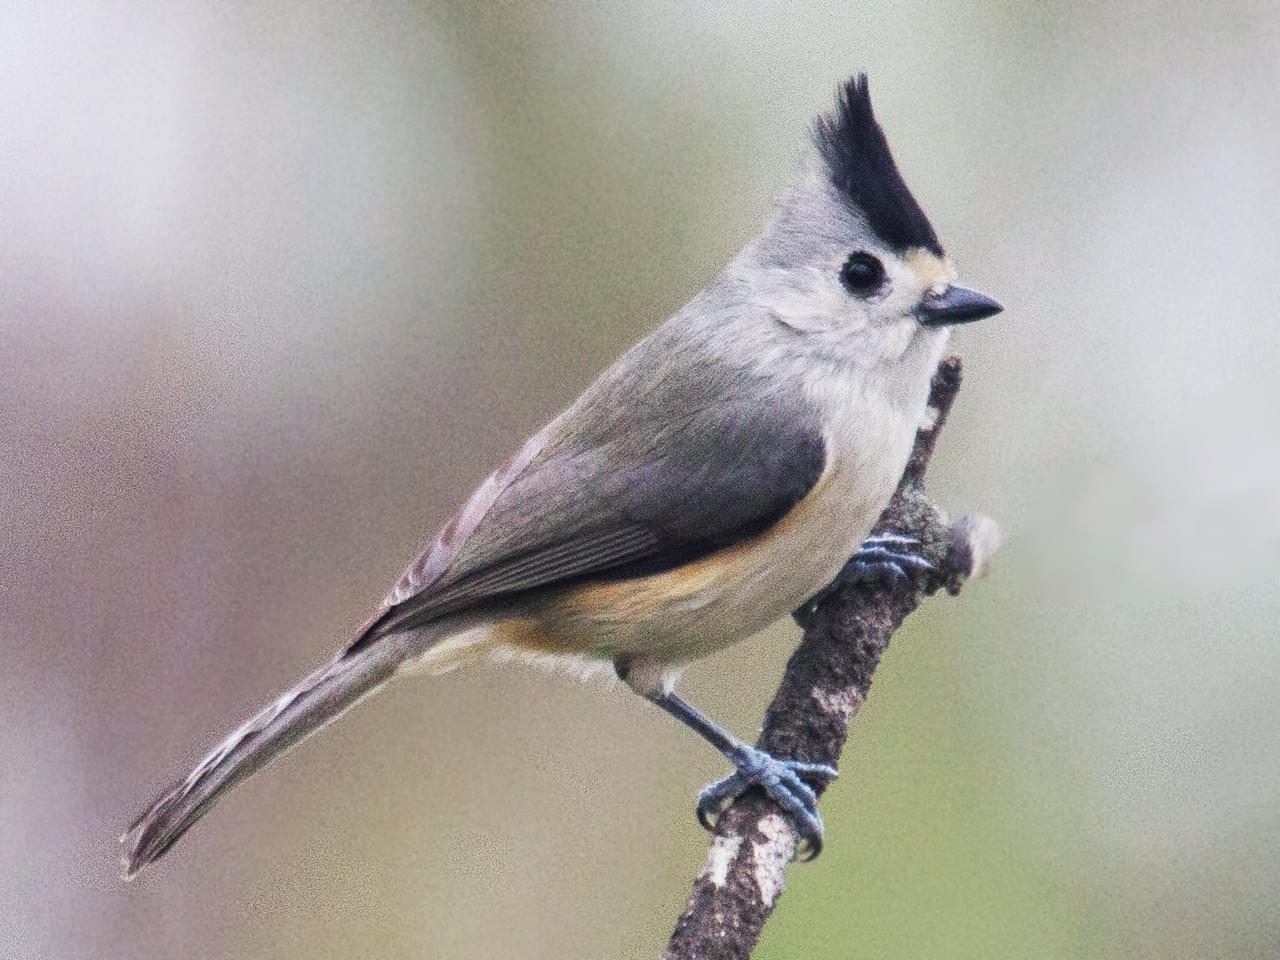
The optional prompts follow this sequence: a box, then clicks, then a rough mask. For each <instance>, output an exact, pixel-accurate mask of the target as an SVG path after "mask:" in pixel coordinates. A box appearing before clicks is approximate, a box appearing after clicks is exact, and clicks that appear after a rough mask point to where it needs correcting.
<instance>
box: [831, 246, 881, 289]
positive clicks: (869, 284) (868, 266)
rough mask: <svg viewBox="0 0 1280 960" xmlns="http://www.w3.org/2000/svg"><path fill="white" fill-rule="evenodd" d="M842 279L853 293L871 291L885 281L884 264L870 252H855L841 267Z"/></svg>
mask: <svg viewBox="0 0 1280 960" xmlns="http://www.w3.org/2000/svg"><path fill="white" fill-rule="evenodd" d="M840 279H841V280H843V281H844V285H845V286H846V287H848V288H849V290H850V291H851V292H852V293H871V292H872V291H873V290H875V289H876V288H877V287H879V286H880V284H882V283H883V282H884V266H883V264H881V263H880V261H879V260H877V259H876V258H875V257H873V256H872V255H871V254H869V253H863V252H861V251H859V252H858V253H853V254H850V255H849V259H848V260H846V261H845V262H844V266H843V267H841V268H840Z"/></svg>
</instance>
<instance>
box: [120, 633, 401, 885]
mask: <svg viewBox="0 0 1280 960" xmlns="http://www.w3.org/2000/svg"><path fill="white" fill-rule="evenodd" d="M396 639H398V638H393V637H386V638H383V639H382V641H381V642H379V643H377V644H375V645H373V646H371V647H367V648H365V649H364V650H362V651H360V653H358V654H356V655H354V656H342V657H339V658H338V659H336V660H334V661H333V662H332V663H330V664H329V665H328V666H325V667H323V668H321V669H320V670H317V671H316V672H315V673H313V674H311V675H310V676H309V677H307V678H306V679H305V680H303V681H302V682H301V683H300V684H298V686H296V687H294V688H293V689H292V690H290V691H289V692H287V693H285V694H284V695H282V696H280V697H279V698H277V699H276V700H275V701H274V702H273V703H272V704H270V705H269V706H268V707H266V708H265V709H264V710H262V711H260V712H259V713H257V714H256V715H255V716H253V717H251V718H250V719H249V720H248V721H246V722H245V723H244V724H242V725H241V726H240V727H239V728H238V729H237V730H235V732H233V733H232V734H231V735H230V736H229V737H227V738H226V739H225V740H223V741H222V743H221V744H219V745H218V747H217V748H215V749H214V750H213V752H212V753H210V754H209V755H208V756H207V757H205V758H204V759H203V760H202V761H200V763H199V764H198V765H197V766H196V768H195V769H194V770H192V771H191V773H189V774H188V775H187V776H186V777H185V778H184V779H183V780H181V781H179V782H178V783H176V784H175V785H174V786H173V787H172V788H170V789H169V790H167V791H166V792H165V793H164V794H162V795H161V796H160V797H159V799H157V800H156V801H155V802H154V803H152V804H151V806H150V807H149V808H148V809H147V810H146V811H145V812H144V813H143V814H142V815H141V816H140V817H138V819H136V820H135V821H134V822H133V823H132V824H130V826H129V829H128V830H126V831H125V833H124V835H123V836H121V837H120V842H121V843H122V844H124V846H125V852H124V856H123V857H122V862H123V865H124V878H125V879H126V880H128V879H130V878H131V877H133V875H134V874H136V873H137V872H138V871H139V870H141V869H142V868H143V867H145V866H146V865H147V864H149V863H151V862H152V861H154V860H157V859H159V858H160V857H161V856H163V855H164V853H165V851H167V850H168V849H169V848H170V847H171V846H173V844H174V843H175V842H176V841H177V840H178V838H180V837H181V836H182V835H183V834H184V833H186V832H187V830H189V829H190V828H191V826H192V825H193V824H194V823H195V822H196V821H197V820H199V819H200V818H201V817H202V816H204V814H205V813H207V812H208V811H209V809H210V808H211V807H212V806H213V805H214V803H216V802H217V801H218V799H219V798H220V797H221V796H222V795H223V794H224V793H226V792H227V791H228V790H230V789H231V788H232V787H234V786H235V785H236V784H237V783H239V782H240V781H241V780H243V779H245V778H246V777H248V776H249V775H250V774H252V773H254V772H256V771H257V770H260V769H261V768H262V767H264V766H265V765H266V764H268V763H270V762H271V761H272V760H273V759H275V758H276V757H278V756H279V755H280V754H282V753H283V752H284V751H285V750H287V749H289V748H290V747H292V746H293V745H294V744H296V743H298V742H299V741H301V740H302V739H304V738H305V737H307V736H309V735H311V734H312V733H314V732H315V731H317V730H319V729H320V728H321V727H323V726H324V725H325V724H327V723H329V722H330V721H332V720H335V719H337V717H338V716H339V715H341V714H342V713H343V712H344V711H346V710H349V709H350V708H351V707H353V706H355V704H356V703H357V702H359V701H360V700H362V699H364V698H365V697H367V696H369V695H370V694H371V693H373V692H374V691H376V690H377V689H378V688H379V687H381V686H382V685H383V684H384V683H386V682H387V681H388V680H389V679H391V677H392V675H393V674H394V673H395V672H396V668H397V666H399V664H400V663H401V662H402V661H403V659H404V656H405V650H404V649H403V645H402V644H400V643H397V642H395V641H396Z"/></svg>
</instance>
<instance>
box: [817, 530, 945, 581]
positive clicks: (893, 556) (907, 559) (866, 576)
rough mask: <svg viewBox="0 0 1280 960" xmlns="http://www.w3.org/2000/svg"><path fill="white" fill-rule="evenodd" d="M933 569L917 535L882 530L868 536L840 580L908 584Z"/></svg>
mask: <svg viewBox="0 0 1280 960" xmlns="http://www.w3.org/2000/svg"><path fill="white" fill-rule="evenodd" d="M933 570H934V566H933V564H932V563H930V562H929V561H928V560H926V559H925V558H924V557H922V556H921V555H920V541H919V540H917V539H916V538H915V537H904V536H901V535H899V534H896V533H881V534H877V535H875V536H873V537H867V539H866V541H865V542H864V543H863V544H862V546H861V547H859V548H858V552H857V553H855V554H854V555H853V556H852V557H850V558H849V562H848V563H846V564H845V565H844V569H843V570H841V571H840V579H841V580H844V581H851V582H855V583H856V582H858V581H868V580H890V581H892V582H894V583H905V582H910V581H915V580H917V579H918V578H919V577H921V576H923V575H924V574H926V573H930V572H932V571H933Z"/></svg>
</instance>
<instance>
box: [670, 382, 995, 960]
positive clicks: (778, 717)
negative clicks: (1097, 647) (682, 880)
mask: <svg viewBox="0 0 1280 960" xmlns="http://www.w3.org/2000/svg"><path fill="white" fill-rule="evenodd" d="M960 375H961V370H960V360H959V358H956V357H949V358H948V359H946V360H944V361H943V362H942V363H941V364H940V365H939V367H938V370H937V372H936V373H935V374H934V378H933V383H932V387H931V390H930V394H929V405H928V412H927V414H926V417H925V422H924V425H923V426H922V427H921V429H920V430H919V431H918V433H917V434H916V441H915V446H914V448H913V449H912V453H911V459H910V460H909V461H908V463H907V467H906V470H905V471H904V473H903V476H902V480H901V482H900V483H899V485H898V489H897V492H896V493H895V494H894V496H893V499H892V500H891V501H890V503H889V506H888V507H887V508H886V509H885V511H884V513H883V514H882V515H881V517H880V520H879V521H878V522H877V524H876V527H875V530H874V531H873V532H872V535H871V536H870V537H869V538H868V539H867V542H866V543H865V544H864V545H863V546H862V548H861V549H859V550H858V552H857V554H855V555H854V557H852V558H851V559H850V562H849V564H847V565H846V566H845V568H844V570H843V571H842V572H841V574H840V576H839V577H837V579H836V581H835V582H834V583H832V584H831V585H830V586H829V587H827V588H826V589H825V590H823V591H822V592H821V593H819V594H818V596H816V597H814V598H813V599H812V600H810V601H809V602H807V603H806V604H804V606H802V607H801V608H800V609H799V610H797V611H796V612H795V619H796V621H797V622H798V623H799V624H800V625H801V626H802V627H803V628H804V638H803V639H802V641H801V643H800V646H799V647H798V648H797V649H796V651H795V653H794V654H792V656H791V659H790V661H789V662H788V664H787V668H786V671H785V672H784V674H783V678H782V683H781V685H780V686H779V688H778V692H777V694H776V695H775V696H774V699H773V702H772V703H771V704H770V706H769V709H768V712H767V713H766V714H765V721H764V726H763V729H762V731H761V734H760V738H759V740H758V741H757V743H756V745H755V747H754V748H747V749H748V750H752V751H753V752H754V753H756V754H758V757H757V756H747V755H745V754H744V755H743V757H742V758H741V760H742V762H739V758H735V757H734V756H733V755H732V754H730V753H729V752H728V750H722V752H724V753H725V754H726V756H729V757H730V760H731V761H733V762H734V765H735V767H736V771H735V773H733V774H731V775H730V776H729V777H727V778H726V779H725V780H723V781H720V783H718V784H714V785H712V786H711V787H709V788H707V790H706V791H704V793H703V797H702V798H700V800H699V804H698V813H699V817H700V818H702V819H705V820H706V821H707V822H710V821H711V819H712V817H713V815H715V814H719V815H718V816H715V840H714V841H713V843H712V847H711V850H710V851H709V853H708V857H707V863H706V866H705V867H704V868H703V870H702V872H701V873H700V874H699V876H698V878H697V879H696V880H695V881H694V885H693V891H692V893H691V894H690V896H689V900H688V901H687V903H686V905H685V910H684V912H683V913H682V914H681V916H680V919H679V921H678V922H677V924H676V928H675V932H674V933H673V935H672V938H671V942H670V944H669V945H668V948H667V951H666V952H665V953H664V954H663V957H664V958H665V960H682V958H694V957H698V958H705V957H716V958H733V957H742V958H746V957H748V956H749V955H750V952H751V949H752V947H754V945H755V943H756V940H757V939H758V937H759V935H760V930H761V928H762V927H763V926H764V922H765V920H767V919H768V917H769V914H770V913H771V912H772V910H773V905H774V902H775V899H776V894H777V891H779V890H780V889H781V887H782V881H783V877H784V873H785V870H786V867H787V863H788V862H789V861H790V859H792V858H793V857H794V855H795V854H796V852H797V851H798V850H799V849H801V847H802V845H808V847H809V851H810V853H811V854H812V853H813V852H814V850H815V846H814V843H813V837H814V836H815V835H816V836H818V837H820V836H821V820H820V819H818V818H817V808H816V801H817V798H818V797H819V796H821V794H822V792H823V790H824V789H825V788H826V786H827V784H828V783H829V782H830V780H831V779H832V776H833V775H834V772H835V767H836V765H837V763H838V761H839V759H840V753H841V751H842V750H843V748H844V744H845V739H846V737H847V735H848V727H849V723H850V722H851V721H852V719H853V717H854V716H855V715H856V714H857V712H858V710H859V708H860V707H861V706H862V704H863V702H864V701H865V700H866V697H867V694H868V691H869V689H870V685H871V678H872V675H873V674H874V673H875V669H876V667H877V665H878V664H879V662H880V658H881V656H883V654H884V651H885V650H886V648H887V647H888V644H889V639H890V637H891V636H892V635H893V633H894V631H895V630H897V628H898V627H899V626H900V625H901V624H902V621H903V620H904V619H905V618H906V617H907V616H908V615H909V614H910V613H911V612H912V611H914V610H915V609H916V607H917V606H919V605H920V603H921V601H922V600H923V599H924V597H926V596H929V595H931V594H933V593H936V592H937V591H939V590H946V591H947V592H948V593H950V594H955V593H958V592H959V590H960V587H961V585H962V584H963V583H964V582H965V580H967V579H968V578H970V577H972V576H978V575H981V574H982V573H984V572H985V571H986V567H987V563H988V561H989V560H990V558H991V555H992V554H993V553H994V552H995V550H996V548H997V547H998V546H999V540H1000V534H999V529H998V528H997V527H996V525H995V523H994V522H993V521H991V520H990V519H988V518H986V517H983V516H980V515H972V516H966V517H962V518H960V519H959V520H957V521H955V522H951V521H950V520H949V519H948V518H947V516H946V515H945V514H944V513H943V511H942V510H940V509H939V508H938V507H937V506H935V505H934V504H933V503H932V501H930V500H929V498H928V496H927V495H926V494H925V491H924V475H925V469H926V467H927V466H928V463H929V460H930V458H931V457H932V455H933V449H934V445H935V443H936V442H937V438H938V434H939V433H940V432H941V430H942V427H943V426H944V425H945V423H946V419H947V414H948V413H949V412H950V410H951V405H952V403H953V402H954V400H955V397H956V393H957V391H958V390H959V388H960ZM788 758H803V763H802V764H801V763H797V762H796V761H794V760H790V759H788ZM775 765H776V766H775ZM783 769H786V770H789V771H790V772H791V776H788V774H787V773H784V772H783ZM819 770H821V775H815V773H817V771H819ZM827 771H830V774H831V775H827ZM796 781H798V782H800V783H801V784H803V785H804V787H805V790H800V789H798V788H796V787H795V786H794V783H795V782H796ZM771 783H772V784H774V786H775V788H774V789H772V790H771V789H770V784H771ZM779 785H780V786H781V787H783V788H785V792H786V793H790V794H791V796H792V797H793V798H794V799H795V800H797V801H799V803H791V802H789V801H788V800H787V799H786V797H785V794H784V790H780V789H778V786H779ZM756 787H759V789H755V788H756ZM806 790H807V791H809V792H810V793H812V794H813V801H812V802H809V794H808V793H806V792H805V791H806ZM780 794H783V796H781V797H780ZM726 801H730V802H728V805H727V806H724V804H725V802H726ZM722 807H723V811H722ZM721 811H722V812H721ZM809 811H811V812H812V819H810V818H809V816H808V812H809ZM815 825H816V827H817V830H816V833H815V831H814V827H815ZM854 826H855V825H854V824H844V825H842V827H843V829H845V830H848V831H852V830H853V829H854ZM833 829H835V828H833ZM853 839H856V838H853ZM744 841H746V842H744Z"/></svg>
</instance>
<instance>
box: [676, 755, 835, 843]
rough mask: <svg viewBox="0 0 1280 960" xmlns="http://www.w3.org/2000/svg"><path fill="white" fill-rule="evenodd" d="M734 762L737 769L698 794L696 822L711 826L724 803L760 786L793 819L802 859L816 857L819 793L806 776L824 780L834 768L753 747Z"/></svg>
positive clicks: (819, 838) (831, 776) (819, 830)
mask: <svg viewBox="0 0 1280 960" xmlns="http://www.w3.org/2000/svg"><path fill="white" fill-rule="evenodd" d="M734 763H735V765H736V766H737V770H735V771H734V772H733V773H731V774H729V776H727V777H725V778H724V779H723V780H717V781H716V782H715V783H712V784H709V785H708V786H706V787H704V788H703V790H702V792H701V793H699V794H698V806H697V814H698V822H699V823H701V824H702V826H703V827H704V828H705V829H707V830H714V829H715V824H716V820H718V819H719V817H720V814H721V813H723V812H724V809H725V807H727V806H728V805H729V804H730V803H732V802H733V801H734V800H735V799H737V797H738V796H739V795H741V794H742V793H744V792H745V791H746V790H748V789H750V788H751V787H753V786H759V787H760V788H761V789H762V790H764V792H765V793H766V794H768V795H769V797H770V798H771V799H772V800H773V801H774V802H775V803H776V804H778V806H780V807H782V809H783V810H785V811H786V812H787V813H789V814H790V815H791V817H792V819H793V820H794V821H795V825H796V831H797V833H799V834H800V840H801V845H802V848H803V849H804V850H805V852H806V854H807V856H806V857H805V859H806V860H812V859H813V858H814V857H816V856H817V855H818V854H819V853H820V852H821V851H822V817H820V816H819V815H818V809H817V802H818V795H817V793H816V792H815V791H814V789H813V787H811V786H810V785H809V784H808V783H806V782H805V778H808V779H810V780H812V781H814V782H816V783H819V784H825V783H827V782H829V781H831V780H833V779H834V778H835V777H836V775H837V774H836V770H835V768H834V767H830V766H828V765H827V764H825V763H809V762H806V761H803V760H779V759H778V758H777V757H773V756H770V755H769V754H767V753H765V752H764V751H763V750H756V749H755V748H753V747H752V748H748V749H747V751H746V752H745V753H743V754H742V756H740V757H737V758H735V760H734Z"/></svg>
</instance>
